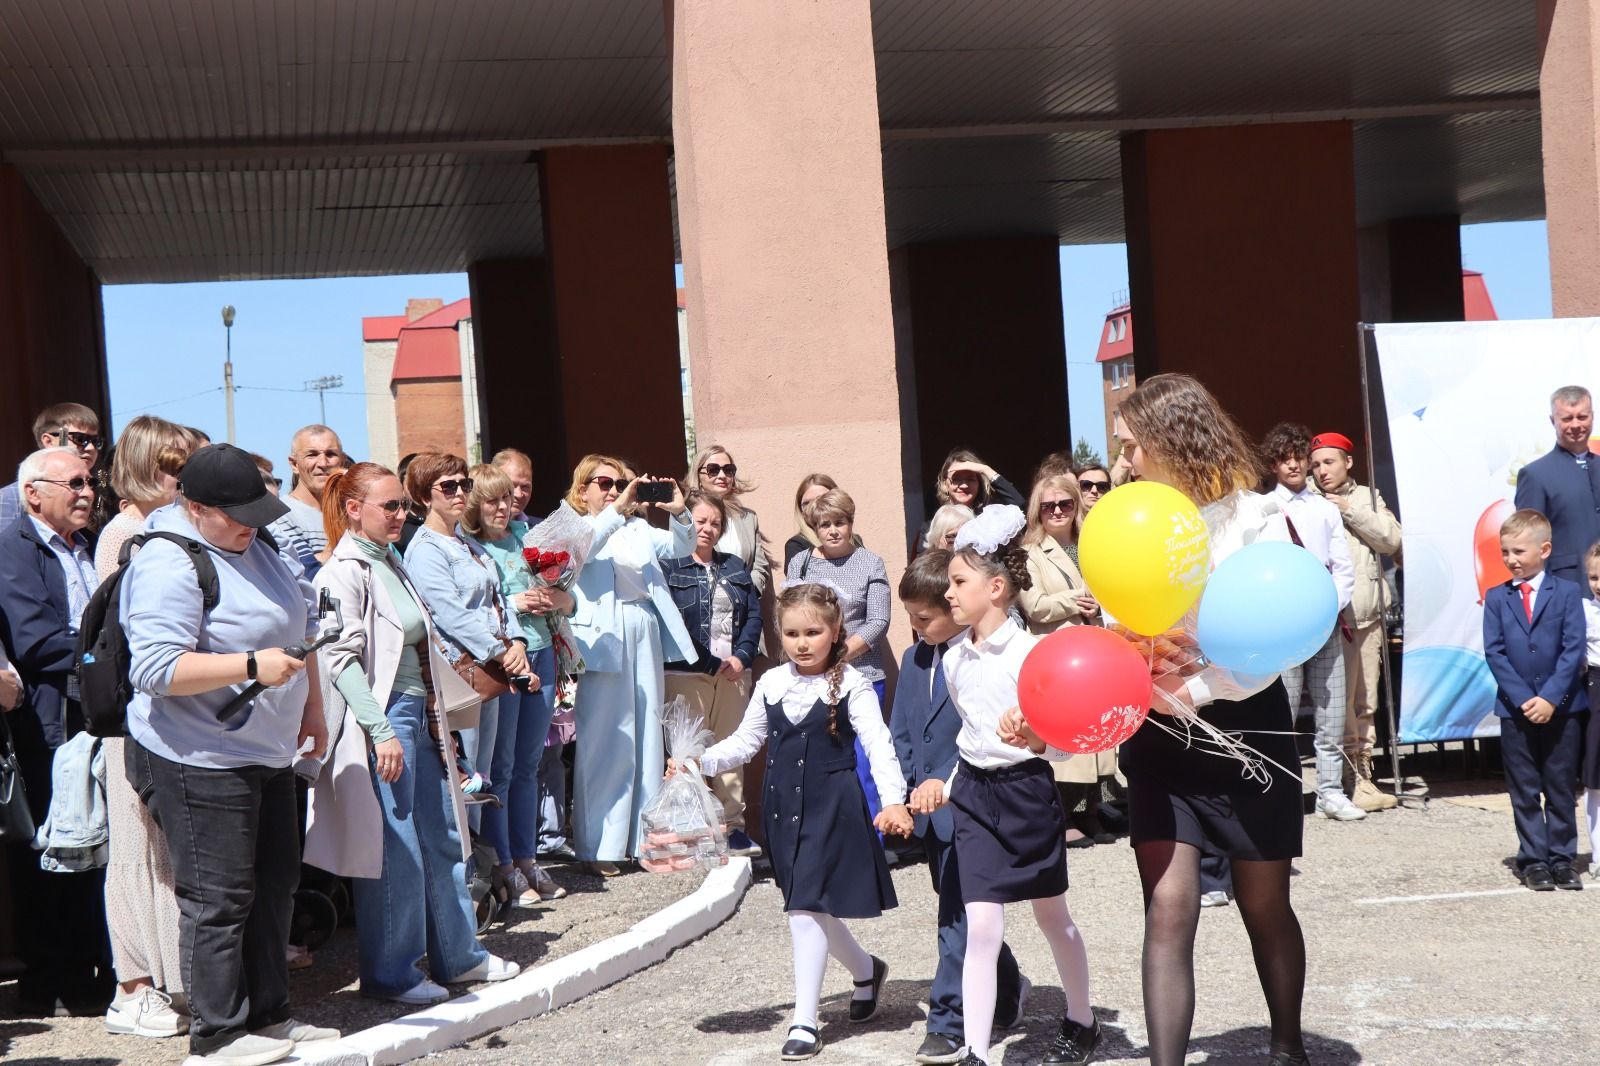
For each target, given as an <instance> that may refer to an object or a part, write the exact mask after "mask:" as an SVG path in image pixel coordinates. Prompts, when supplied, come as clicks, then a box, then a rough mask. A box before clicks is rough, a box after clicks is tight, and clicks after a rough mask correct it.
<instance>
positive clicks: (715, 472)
mask: <svg viewBox="0 0 1600 1066" xmlns="http://www.w3.org/2000/svg"><path fill="white" fill-rule="evenodd" d="M700 472H701V473H703V474H705V476H706V477H721V476H722V475H723V474H726V475H728V476H729V477H738V476H739V468H738V467H737V466H735V465H734V464H732V463H707V464H706V465H705V466H702V467H701V468H700Z"/></svg>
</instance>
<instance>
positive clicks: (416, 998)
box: [312, 463, 518, 1005]
mask: <svg viewBox="0 0 1600 1066" xmlns="http://www.w3.org/2000/svg"><path fill="white" fill-rule="evenodd" d="M322 510H323V518H324V520H325V524H326V530H327V536H328V543H329V544H332V545H333V550H332V552H331V553H330V555H329V558H328V561H327V563H325V564H324V565H323V567H322V569H321V570H319V571H318V572H317V587H318V588H324V589H327V590H328V591H329V592H330V593H331V594H332V595H333V596H334V597H335V598H337V599H338V601H339V603H340V604H342V605H344V607H345V610H344V630H343V632H342V634H341V635H340V637H339V639H338V640H337V641H335V642H333V643H332V644H330V645H328V646H327V647H326V648H325V649H324V650H323V652H322V658H323V662H324V663H325V664H326V665H325V669H326V671H327V674H328V677H329V679H330V682H331V688H332V689H333V691H330V692H329V693H328V696H329V698H330V700H331V699H333V697H334V695H335V692H336V693H337V696H338V698H340V699H342V700H343V702H344V703H345V704H346V705H347V706H348V707H349V709H350V712H351V714H352V715H353V716H354V718H355V721H356V722H357V723H358V724H359V725H360V727H361V731H362V732H363V733H364V734H365V735H366V739H367V741H368V743H369V744H370V747H371V753H370V756H369V765H370V767H371V782H372V786H373V788H374V789H375V790H376V793H377V797H378V806H379V808H380V809H381V811H382V826H381V828H380V827H379V826H377V825H373V826H369V827H366V829H367V832H368V833H370V834H378V833H381V834H382V838H383V860H382V869H381V872H380V873H379V874H378V876H376V877H374V876H372V875H371V874H370V873H368V874H365V875H364V876H357V877H354V878H353V879H352V884H353V885H354V895H355V905H356V932H357V935H358V937H359V939H360V944H361V993H362V994H363V995H366V996H371V997H373V998H375V999H387V1000H392V1001H394V1002H396V1003H405V1004H410V1005H423V1004H428V1003H437V1002H438V1001H439V1000H442V999H445V998H446V997H447V996H449V992H448V991H446V990H445V989H444V988H443V987H442V986H443V985H445V984H448V983H451V982H461V981H502V980H505V979H506V978H508V977H512V976H514V975H515V974H516V973H517V969H518V967H517V964H516V963H513V962H506V961H505V960H503V959H500V958H498V957H496V956H494V955H491V954H489V952H487V951H485V950H484V948H483V947H482V946H481V945H480V944H479V943H478V939H477V918H476V915H475V913H474V908H473V904H472V898H471V895H470V893H469V892H468V890H467V870H466V861H465V860H464V859H463V858H462V855H463V851H464V849H463V848H462V834H463V833H464V832H465V831H466V827H465V826H462V825H459V824H458V823H457V813H456V812H457V811H458V810H460V809H461V806H460V803H459V799H460V797H459V793H458V790H459V786H458V784H457V782H456V778H455V776H454V775H453V774H451V773H450V768H449V766H448V765H447V764H446V763H445V758H446V753H447V752H448V751H449V747H450V740H449V730H448V729H443V730H441V729H439V727H438V725H437V722H432V723H430V717H431V716H430V714H429V711H428V702H429V701H428V685H427V682H426V680H425V674H424V672H423V663H424V662H426V661H427V657H428V649H429V647H430V646H432V643H433V641H434V640H436V639H437V637H436V636H435V634H434V633H433V632H432V626H431V623H430V620H429V617H428V611H427V609H426V608H425V607H424V606H423V603H422V597H421V596H420V595H419V594H418V592H417V590H416V589H415V588H414V587H413V586H412V584H411V582H410V580H409V579H408V578H407V577H406V572H405V570H404V569H403V568H402V567H401V565H400V557H399V555H398V554H396V553H395V551H394V549H393V547H391V545H393V544H394V543H395V542H396V541H398V540H399V539H400V530H401V527H402V526H404V525H405V493H404V492H403V491H402V490H401V488H400V479H399V478H397V477H395V476H394V474H392V473H390V472H389V471H388V470H387V469H386V468H384V467H381V466H378V465H377V464H375V463H357V464H356V465H355V466H353V467H351V468H350V469H349V470H348V471H346V472H344V473H340V474H334V475H333V476H332V477H330V478H329V479H328V484H327V487H326V488H325V489H324V490H323V493H322ZM342 717H343V716H342V715H341V718H342ZM436 734H437V735H436ZM440 737H442V738H443V739H442V740H441V739H440ZM312 832H313V833H315V832H316V825H315V823H313V830H312ZM424 954H426V955H427V956H428V967H429V969H430V970H432V971H433V974H434V976H435V978H436V979H437V983H435V981H433V980H429V979H428V978H427V977H424V976H423V974H422V972H421V971H420V970H418V969H417V963H418V961H420V960H421V958H422V956H423V955H424Z"/></svg>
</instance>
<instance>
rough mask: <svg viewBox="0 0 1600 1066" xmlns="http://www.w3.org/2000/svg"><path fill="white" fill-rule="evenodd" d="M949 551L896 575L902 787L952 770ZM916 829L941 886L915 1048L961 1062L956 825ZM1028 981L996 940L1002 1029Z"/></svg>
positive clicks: (962, 920)
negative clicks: (905, 632) (921, 1030)
mask: <svg viewBox="0 0 1600 1066" xmlns="http://www.w3.org/2000/svg"><path fill="white" fill-rule="evenodd" d="M949 568H950V553H949V552H947V551H945V550H944V549H942V548H938V549H933V550H930V551H926V552H924V553H923V554H921V555H919V556H918V557H917V558H916V559H915V560H913V562H912V563H911V565H910V566H909V567H907V568H906V572H905V575H904V576H903V577H901V579H900V588H899V593H900V602H901V605H902V606H904V607H905V609H906V613H907V614H909V615H910V616H911V628H912V629H913V630H915V631H916V634H917V642H916V643H915V644H914V645H912V646H911V647H910V648H908V649H907V650H906V653H905V656H904V657H903V658H902V659H901V662H900V678H899V680H898V681H897V682H896V684H895V690H894V706H893V709H892V710H891V711H890V713H889V732H890V734H891V735H892V736H893V737H894V748H895V754H897V755H898V756H899V758H900V770H901V772H902V773H903V774H905V778H906V788H907V789H908V790H910V789H915V788H930V789H943V787H944V783H945V781H947V780H948V779H949V777H950V775H951V774H952V773H953V772H954V771H955V766H956V734H957V733H959V732H960V731H961V714H960V712H958V711H957V710H956V707H955V704H954V703H952V702H951V700H950V691H949V689H947V688H946V687H945V683H944V668H943V663H942V660H943V656H944V651H945V648H946V647H947V646H948V645H949V644H950V643H951V642H952V641H954V640H957V639H960V638H961V637H962V636H963V635H964V634H965V633H966V630H965V629H963V628H961V627H960V626H959V625H957V624H956V621H955V619H954V618H952V617H951V615H950V605H949V604H948V603H946V602H945V599H944V593H945V589H946V588H947V587H948V586H949V583H950V582H949V578H948V577H947V576H946V575H947V572H948V570H949ZM914 831H915V832H916V834H917V835H918V836H919V837H921V838H922V846H923V850H924V851H925V852H926V853H927V856H928V873H929V874H931V875H932V877H933V890H934V891H935V892H937V893H939V965H938V968H937V969H936V970H935V971H934V974H933V988H932V989H931V990H930V992H929V995H928V1031H927V1035H926V1038H925V1039H924V1040H923V1042H922V1046H921V1047H920V1048H918V1049H917V1054H916V1061H918V1062H922V1063H941V1062H959V1061H960V1059H961V1050H962V1047H963V1045H964V1043H965V1041H964V1039H963V1037H964V1027H963V1025H962V1016H961V970H962V962H963V960H964V958H965V956H966V953H967V911H966V907H965V905H963V903H962V902H961V870H960V868H959V867H958V866H957V864H956V849H955V848H954V847H953V846H952V843H951V841H952V839H953V837H954V836H955V826H954V824H953V823H952V821H951V814H950V807H949V806H948V805H945V806H942V807H940V808H939V809H938V810H937V811H935V812H934V813H932V814H919V815H917V816H916V822H915V830H914ZM1027 995H1028V981H1027V979H1026V978H1024V977H1023V976H1022V973H1021V971H1019V970H1018V969H1017V960H1016V957H1015V956H1014V955H1012V954H1011V948H1010V947H1009V946H1008V945H1005V944H1002V945H1001V946H1000V964H999V974H998V984H997V996H996V1000H997V1009H996V1011H995V1025H996V1027H997V1028H1000V1029H1008V1028H1010V1027H1011V1026H1013V1025H1016V1024H1017V1022H1019V1021H1021V1020H1022V1011H1023V1007H1024V1005H1025V1002H1026V1000H1027Z"/></svg>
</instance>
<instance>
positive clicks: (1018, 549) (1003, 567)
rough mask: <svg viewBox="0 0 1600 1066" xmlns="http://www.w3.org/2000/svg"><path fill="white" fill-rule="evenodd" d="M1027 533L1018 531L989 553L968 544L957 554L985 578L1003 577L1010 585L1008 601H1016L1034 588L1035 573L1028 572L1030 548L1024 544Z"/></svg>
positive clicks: (1008, 602) (1009, 602)
mask: <svg viewBox="0 0 1600 1066" xmlns="http://www.w3.org/2000/svg"><path fill="white" fill-rule="evenodd" d="M1025 535H1026V534H1025V533H1018V534H1017V535H1016V536H1014V537H1012V538H1011V539H1010V540H1008V541H1006V542H1005V543H1004V544H1002V545H1000V547H998V548H996V549H995V550H994V551H992V552H990V553H988V554H987V555H985V554H983V553H982V552H980V551H978V549H977V548H974V547H972V546H970V545H969V546H967V547H965V548H962V549H961V550H959V551H957V552H956V553H955V554H956V556H957V557H958V558H960V559H961V560H962V561H963V562H965V563H966V564H967V565H968V566H970V567H972V569H974V570H976V571H977V572H978V573H980V574H982V575H983V576H984V577H985V578H991V577H1003V578H1005V579H1006V583H1007V584H1008V585H1009V586H1010V587H1009V589H1008V590H1007V591H1008V593H1009V595H1007V597H1006V603H1007V604H1008V605H1009V604H1011V603H1014V602H1015V601H1016V598H1017V597H1018V596H1020V595H1021V594H1022V593H1024V592H1026V591H1028V590H1029V589H1031V588H1033V575H1032V574H1030V573H1028V549H1027V548H1026V547H1024V546H1023V543H1022V539H1023V537H1024V536H1025Z"/></svg>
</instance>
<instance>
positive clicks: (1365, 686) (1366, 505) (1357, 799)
mask: <svg viewBox="0 0 1600 1066" xmlns="http://www.w3.org/2000/svg"><path fill="white" fill-rule="evenodd" d="M1354 451H1355V446H1354V445H1353V444H1352V443H1351V441H1350V438H1349V437H1346V436H1344V435H1343V434H1340V433H1319V434H1317V435H1316V436H1315V437H1313V438H1311V473H1312V476H1313V477H1315V478H1316V481H1317V487H1318V488H1319V489H1321V490H1322V494H1323V495H1324V496H1326V497H1327V498H1328V499H1329V500H1330V501H1331V502H1332V503H1333V505H1334V506H1335V507H1337V508H1339V513H1340V514H1341V515H1342V516H1343V518H1344V532H1345V538H1346V539H1347V540H1348V541H1349V544H1350V561H1351V563H1352V564H1353V565H1354V567H1355V571H1356V587H1355V596H1354V598H1352V600H1351V601H1350V607H1349V612H1350V618H1349V619H1348V620H1349V622H1350V623H1351V626H1352V627H1353V628H1354V630H1355V642H1354V644H1353V645H1352V646H1351V647H1350V648H1349V649H1348V650H1347V651H1346V653H1345V657H1344V666H1345V699H1346V701H1347V703H1346V711H1345V740H1344V744H1345V754H1346V755H1348V756H1349V758H1350V761H1351V762H1352V763H1354V764H1355V776H1356V781H1355V788H1354V790H1353V793H1352V795H1351V797H1350V800H1351V802H1352V803H1354V804H1355V805H1356V806H1357V807H1360V808H1361V809H1362V810H1364V811H1382V810H1387V809H1389V808H1390V807H1393V806H1395V804H1396V802H1397V801H1396V800H1395V798H1394V797H1393V796H1390V795H1387V794H1385V793H1383V792H1381V791H1379V789H1378V786H1377V785H1375V784H1373V781H1372V744H1373V741H1374V740H1375V739H1376V736H1377V731H1376V728H1375V727H1374V724H1373V721H1374V719H1373V713H1374V712H1375V711H1376V710H1377V707H1378V678H1379V674H1378V671H1379V669H1380V666H1381V663H1382V661H1383V659H1382V654H1383V653H1382V646H1383V640H1384V628H1383V612H1384V608H1385V606H1386V600H1387V596H1386V594H1385V585H1384V580H1383V560H1382V559H1381V558H1379V557H1380V556H1383V555H1393V554H1395V553H1396V552H1398V551H1399V550H1400V523H1399V521H1397V520H1396V519H1395V516H1394V514H1393V513H1392V512H1391V511H1390V510H1389V508H1388V507H1387V506H1386V505H1385V504H1384V502H1383V497H1382V496H1381V495H1379V494H1378V492H1377V490H1376V489H1370V488H1368V487H1366V486H1364V485H1360V484H1358V483H1357V482H1356V480H1355V479H1354V478H1353V477H1351V476H1350V469H1351V467H1352V466H1353V465H1354V460H1353V458H1352V453H1353V452H1354ZM1374 501H1376V502H1377V506H1376V507H1374V506H1373V502H1374Z"/></svg>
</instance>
